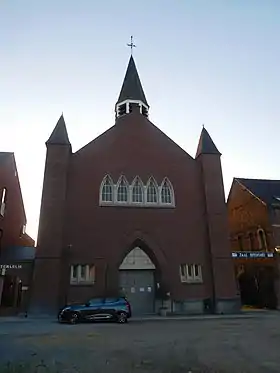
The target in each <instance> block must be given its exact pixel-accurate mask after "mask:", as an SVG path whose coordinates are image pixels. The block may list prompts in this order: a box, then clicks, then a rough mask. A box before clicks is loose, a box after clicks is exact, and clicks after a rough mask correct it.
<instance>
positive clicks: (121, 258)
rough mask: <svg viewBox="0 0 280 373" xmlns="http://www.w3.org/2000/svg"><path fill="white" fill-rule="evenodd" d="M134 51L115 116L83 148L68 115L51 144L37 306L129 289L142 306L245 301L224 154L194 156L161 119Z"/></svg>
mask: <svg viewBox="0 0 280 373" xmlns="http://www.w3.org/2000/svg"><path fill="white" fill-rule="evenodd" d="M149 108H150V106H149V104H148V101H147V99H146V96H145V93H144V90H143V88H142V84H141V81H140V78H139V75H138V71H137V68H136V65H135V61H134V58H133V56H132V55H131V57H130V60H129V63H128V67H127V70H126V74H125V77H124V81H123V85H122V87H121V91H120V95H119V98H118V100H117V102H116V104H115V123H114V125H113V126H112V127H111V128H109V129H108V130H107V131H105V132H104V133H103V134H102V135H100V136H99V137H97V138H96V139H94V140H93V141H91V142H90V143H89V144H88V145H86V146H85V147H83V148H82V149H80V150H78V151H77V152H72V148H71V142H70V140H69V137H68V134H67V128H66V124H65V121H64V118H63V116H61V117H60V119H59V121H58V123H57V124H56V126H55V128H54V130H53V132H52V134H51V136H50V138H49V139H48V140H47V142H46V148H47V154H46V163H45V173H44V183H43V192H42V202H41V211H40V222H39V231H38V242H37V249H36V258H35V262H34V274H33V283H32V289H31V301H30V307H29V308H30V310H29V312H30V313H34V314H35V313H39V314H42V313H44V314H54V313H56V312H57V311H58V309H59V308H60V307H61V306H63V305H65V304H69V303H74V302H75V303H76V302H85V301H87V300H88V299H91V298H93V297H104V296H108V297H109V296H110V297H113V296H119V295H125V296H126V297H127V299H128V300H129V301H130V303H131V306H132V312H133V315H148V314H155V313H158V312H160V310H161V309H166V310H167V312H169V313H173V314H203V313H231V312H235V311H238V310H239V308H240V301H239V295H238V291H237V284H236V279H235V274H234V264H233V261H232V258H231V251H230V242H229V230H228V223H227V209H226V204H225V195H224V186H223V176H222V169H221V159H220V158H221V154H220V152H219V151H218V149H217V147H216V145H215V144H214V142H213V141H212V139H211V137H210V135H209V133H208V132H207V130H206V129H205V128H203V129H202V132H201V136H200V139H199V141H198V147H197V153H196V156H195V158H193V157H191V156H190V155H189V154H188V153H186V152H185V151H184V150H183V149H182V148H180V147H179V146H178V145H177V144H176V143H175V142H173V141H172V140H171V139H170V138H169V137H168V136H167V135H165V134H164V133H163V132H162V131H161V130H160V129H159V128H158V127H157V126H155V125H154V124H153V123H151V122H150V120H149Z"/></svg>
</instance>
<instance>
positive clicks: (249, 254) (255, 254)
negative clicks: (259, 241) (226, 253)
mask: <svg viewBox="0 0 280 373" xmlns="http://www.w3.org/2000/svg"><path fill="white" fill-rule="evenodd" d="M231 256H232V258H248V259H254V258H273V257H274V253H273V252H265V251H234V252H232V253H231Z"/></svg>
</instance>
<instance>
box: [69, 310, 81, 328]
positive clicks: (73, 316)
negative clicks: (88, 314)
mask: <svg viewBox="0 0 280 373" xmlns="http://www.w3.org/2000/svg"><path fill="white" fill-rule="evenodd" d="M78 320H79V315H78V314H77V313H76V312H73V313H72V314H71V316H70V318H69V323H70V324H72V325H74V324H77V322H78Z"/></svg>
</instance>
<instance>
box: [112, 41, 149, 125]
mask: <svg viewBox="0 0 280 373" xmlns="http://www.w3.org/2000/svg"><path fill="white" fill-rule="evenodd" d="M129 46H131V47H133V46H134V45H133V43H131V44H129ZM134 110H137V111H138V110H139V112H140V113H141V114H143V115H144V116H145V117H148V113H149V105H148V102H147V100H146V97H145V94H144V90H143V88H142V85H141V81H140V78H139V75H138V72H137V69H136V65H135V62H134V59H133V57H132V55H131V57H130V60H129V63H128V67H127V70H126V74H125V78H124V81H123V85H122V88H121V92H120V95H119V98H118V101H117V103H116V106H115V112H116V118H118V117H120V116H123V115H125V114H128V113H130V112H132V111H134Z"/></svg>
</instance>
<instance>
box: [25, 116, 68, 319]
mask: <svg viewBox="0 0 280 373" xmlns="http://www.w3.org/2000/svg"><path fill="white" fill-rule="evenodd" d="M46 146H47V155H46V163H45V174H44V182H43V192H42V201H41V211H40V221H39V230H38V241H37V249H36V258H35V268H34V279H33V289H32V294H31V302H30V312H31V313H32V312H34V313H37V312H39V313H41V312H44V313H45V312H46V313H52V312H56V311H57V307H58V302H59V297H60V273H61V265H62V257H63V250H64V249H65V247H64V242H63V233H64V227H63V221H64V212H65V205H66V190H67V175H68V168H69V162H70V158H71V153H72V151H71V144H70V141H69V138H68V134H67V129H66V125H65V121H64V118H63V116H61V117H60V119H59V121H58V122H57V124H56V126H55V128H54V130H53V132H52V134H51V136H50V138H49V139H48V141H47V142H46Z"/></svg>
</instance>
